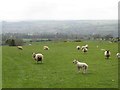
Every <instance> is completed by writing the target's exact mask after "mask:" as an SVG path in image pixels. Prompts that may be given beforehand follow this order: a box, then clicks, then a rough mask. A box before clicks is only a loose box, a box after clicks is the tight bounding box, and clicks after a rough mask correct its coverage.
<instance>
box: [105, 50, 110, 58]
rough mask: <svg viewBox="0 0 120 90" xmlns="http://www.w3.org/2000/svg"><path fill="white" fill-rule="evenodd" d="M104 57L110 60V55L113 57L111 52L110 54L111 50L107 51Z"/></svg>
mask: <svg viewBox="0 0 120 90" xmlns="http://www.w3.org/2000/svg"><path fill="white" fill-rule="evenodd" d="M104 55H105V57H106V58H107V59H109V57H110V55H111V52H110V51H109V50H106V51H105V52H104Z"/></svg>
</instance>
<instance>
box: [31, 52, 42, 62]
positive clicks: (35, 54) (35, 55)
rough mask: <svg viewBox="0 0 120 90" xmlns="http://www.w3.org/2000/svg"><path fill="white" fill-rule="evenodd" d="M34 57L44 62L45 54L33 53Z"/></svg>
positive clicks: (37, 60)
mask: <svg viewBox="0 0 120 90" xmlns="http://www.w3.org/2000/svg"><path fill="white" fill-rule="evenodd" d="M32 58H33V59H34V60H35V61H36V62H37V63H38V62H39V61H41V63H43V55H42V54H41V53H32Z"/></svg>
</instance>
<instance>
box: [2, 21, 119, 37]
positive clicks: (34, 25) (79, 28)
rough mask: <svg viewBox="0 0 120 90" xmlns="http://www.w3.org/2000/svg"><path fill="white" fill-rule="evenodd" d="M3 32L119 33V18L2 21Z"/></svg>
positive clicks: (115, 34)
mask: <svg viewBox="0 0 120 90" xmlns="http://www.w3.org/2000/svg"><path fill="white" fill-rule="evenodd" d="M2 32H3V33H8V32H13V33H30V34H33V33H65V34H83V35H88V34H102V35H105V34H112V35H114V36H117V35H118V25H117V20H65V21H64V20H63V21H54V20H53V21H52V20H41V21H20V22H6V21H3V22H2Z"/></svg>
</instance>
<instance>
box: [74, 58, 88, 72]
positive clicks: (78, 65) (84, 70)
mask: <svg viewBox="0 0 120 90" xmlns="http://www.w3.org/2000/svg"><path fill="white" fill-rule="evenodd" d="M73 63H74V64H76V66H77V69H78V72H80V69H82V70H83V73H86V72H87V69H88V65H87V64H86V63H83V62H79V61H77V60H73Z"/></svg>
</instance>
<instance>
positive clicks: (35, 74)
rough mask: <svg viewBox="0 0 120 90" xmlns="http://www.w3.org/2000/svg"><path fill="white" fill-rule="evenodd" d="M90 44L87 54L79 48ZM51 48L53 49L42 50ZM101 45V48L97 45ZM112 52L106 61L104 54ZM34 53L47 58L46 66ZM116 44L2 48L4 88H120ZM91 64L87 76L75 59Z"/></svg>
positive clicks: (55, 43) (75, 43)
mask: <svg viewBox="0 0 120 90" xmlns="http://www.w3.org/2000/svg"><path fill="white" fill-rule="evenodd" d="M85 44H88V45H89V49H88V52H87V53H86V54H84V53H83V52H82V51H78V50H77V49H76V46H77V45H80V46H82V45H85ZM44 45H48V46H49V48H50V50H43V46H44ZM97 45H98V46H99V47H98V48H97V47H96V46H97ZM102 48H104V49H109V50H110V51H111V54H112V55H111V58H110V59H109V60H106V59H105V57H104V51H101V50H100V49H102ZM32 52H40V53H42V54H43V55H44V61H43V64H36V62H35V61H34V60H33V59H32ZM117 52H118V44H117V43H109V42H107V41H101V42H100V41H88V42H87V41H84V42H38V43H33V44H32V45H31V46H29V45H25V46H23V50H18V49H17V48H16V47H9V46H3V47H2V64H3V67H2V87H3V88H118V59H117V58H116V53H117ZM75 58H76V59H78V60H80V61H81V62H85V63H87V64H88V65H89V67H88V71H87V73H86V74H83V73H82V72H80V73H78V72H77V68H76V66H75V65H74V64H73V63H72V61H73V59H75Z"/></svg>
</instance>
